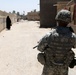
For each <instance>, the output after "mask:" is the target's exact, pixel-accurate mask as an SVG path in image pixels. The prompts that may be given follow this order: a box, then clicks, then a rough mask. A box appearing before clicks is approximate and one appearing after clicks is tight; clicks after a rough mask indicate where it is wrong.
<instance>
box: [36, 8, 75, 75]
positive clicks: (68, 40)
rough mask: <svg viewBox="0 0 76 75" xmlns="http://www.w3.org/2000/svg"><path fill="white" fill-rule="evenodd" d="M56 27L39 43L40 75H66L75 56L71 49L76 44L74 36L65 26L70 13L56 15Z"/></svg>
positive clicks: (60, 12)
mask: <svg viewBox="0 0 76 75" xmlns="http://www.w3.org/2000/svg"><path fill="white" fill-rule="evenodd" d="M55 19H56V21H57V22H58V26H57V27H56V29H54V30H52V31H51V32H49V33H48V34H46V35H45V36H44V37H43V38H42V39H41V40H40V42H39V44H38V47H37V49H38V50H39V51H40V52H41V53H39V54H38V61H39V62H40V63H41V64H42V65H44V68H43V73H42V75H68V67H69V65H70V63H71V61H72V60H73V59H74V57H75V54H74V52H73V51H72V50H71V48H72V47H73V46H74V45H75V44H76V35H75V33H74V32H71V31H70V29H69V27H68V26H67V25H68V24H69V23H70V22H71V13H70V11H68V10H65V9H63V10H61V11H59V12H58V14H57V15H56V18H55Z"/></svg>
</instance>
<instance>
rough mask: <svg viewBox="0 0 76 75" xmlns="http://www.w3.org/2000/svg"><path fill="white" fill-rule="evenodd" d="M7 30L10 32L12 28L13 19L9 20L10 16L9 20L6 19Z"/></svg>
mask: <svg viewBox="0 0 76 75" xmlns="http://www.w3.org/2000/svg"><path fill="white" fill-rule="evenodd" d="M6 28H7V29H8V30H10V28H11V19H10V18H9V16H7V18H6Z"/></svg>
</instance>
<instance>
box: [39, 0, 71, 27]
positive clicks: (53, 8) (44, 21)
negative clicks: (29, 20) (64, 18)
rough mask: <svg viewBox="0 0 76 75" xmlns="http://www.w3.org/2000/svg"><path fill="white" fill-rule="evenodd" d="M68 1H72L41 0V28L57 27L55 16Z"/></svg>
mask: <svg viewBox="0 0 76 75" xmlns="http://www.w3.org/2000/svg"><path fill="white" fill-rule="evenodd" d="M68 1H70V0H40V27H55V26H56V21H55V16H56V14H57V12H58V11H59V10H60V9H62V8H63V7H64V5H66V3H67V2H68ZM60 3H62V4H60ZM55 4H57V5H59V4H60V5H59V6H57V5H55Z"/></svg>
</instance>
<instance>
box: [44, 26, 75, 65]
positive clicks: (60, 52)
mask: <svg viewBox="0 0 76 75" xmlns="http://www.w3.org/2000/svg"><path fill="white" fill-rule="evenodd" d="M74 45H75V37H74V35H73V33H72V32H71V31H70V30H69V29H68V28H61V27H58V28H57V29H55V30H54V31H53V32H52V33H51V34H50V36H49V39H48V47H49V48H47V51H46V52H45V53H46V60H47V61H51V62H52V63H54V64H63V63H64V60H65V59H66V56H67V53H69V52H70V50H71V48H72V47H73V46H74Z"/></svg>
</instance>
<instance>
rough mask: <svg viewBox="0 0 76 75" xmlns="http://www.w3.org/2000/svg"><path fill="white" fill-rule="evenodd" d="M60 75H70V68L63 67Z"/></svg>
mask: <svg viewBox="0 0 76 75" xmlns="http://www.w3.org/2000/svg"><path fill="white" fill-rule="evenodd" d="M60 75H68V67H66V66H62V67H61V68H60Z"/></svg>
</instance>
